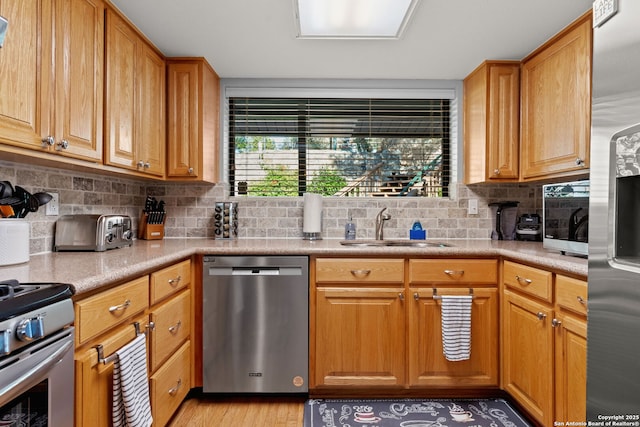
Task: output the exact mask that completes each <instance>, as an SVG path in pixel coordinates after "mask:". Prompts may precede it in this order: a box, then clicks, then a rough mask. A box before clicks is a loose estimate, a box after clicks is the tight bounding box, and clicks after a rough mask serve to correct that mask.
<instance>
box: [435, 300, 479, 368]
mask: <svg viewBox="0 0 640 427" xmlns="http://www.w3.org/2000/svg"><path fill="white" fill-rule="evenodd" d="M441 302H442V351H443V353H444V357H445V358H446V359H447V360H449V361H451V362H457V361H460V360H468V359H469V358H470V357H471V305H472V302H473V296H472V295H443V296H441Z"/></svg>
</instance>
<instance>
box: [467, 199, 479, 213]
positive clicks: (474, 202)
mask: <svg viewBox="0 0 640 427" xmlns="http://www.w3.org/2000/svg"><path fill="white" fill-rule="evenodd" d="M467 214H469V215H478V199H469V204H468V205H467Z"/></svg>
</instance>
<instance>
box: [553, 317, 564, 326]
mask: <svg viewBox="0 0 640 427" xmlns="http://www.w3.org/2000/svg"><path fill="white" fill-rule="evenodd" d="M560 325H562V321H561V320H558V319H556V318H554V319H553V320H552V321H551V326H552V327H554V328H557V327H558V326H560Z"/></svg>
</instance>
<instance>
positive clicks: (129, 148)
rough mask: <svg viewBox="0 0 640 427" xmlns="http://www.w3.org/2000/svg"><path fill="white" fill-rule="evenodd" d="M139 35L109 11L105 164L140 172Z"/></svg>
mask: <svg viewBox="0 0 640 427" xmlns="http://www.w3.org/2000/svg"><path fill="white" fill-rule="evenodd" d="M137 49H138V35H137V34H136V33H135V31H134V30H133V29H132V28H131V27H130V26H129V25H127V23H126V22H124V21H123V20H122V19H121V18H120V17H119V16H118V15H117V14H116V13H114V12H113V11H111V10H107V37H106V58H107V59H106V62H107V66H106V70H107V71H106V76H107V78H106V82H107V83H106V114H105V144H106V153H105V156H106V158H105V163H106V164H108V165H112V166H118V167H122V168H126V169H133V170H135V169H136V161H137V160H136V158H135V157H136V156H135V154H136V153H135V148H134V144H135V138H136V131H137V123H136V120H135V117H136V99H137V97H136V87H137V86H136V79H137V75H136V68H137V67H136V60H137V55H136V52H137Z"/></svg>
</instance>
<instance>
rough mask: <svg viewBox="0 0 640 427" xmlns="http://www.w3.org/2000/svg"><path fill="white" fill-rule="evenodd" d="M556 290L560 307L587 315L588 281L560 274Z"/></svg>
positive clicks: (557, 277) (557, 278)
mask: <svg viewBox="0 0 640 427" xmlns="http://www.w3.org/2000/svg"><path fill="white" fill-rule="evenodd" d="M555 292H556V302H557V304H558V306H559V307H562V308H566V309H567V310H571V311H574V312H576V313H579V314H582V315H584V316H586V315H587V282H585V281H584V280H578V279H573V278H571V277H566V276H560V275H558V276H556V287H555Z"/></svg>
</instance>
